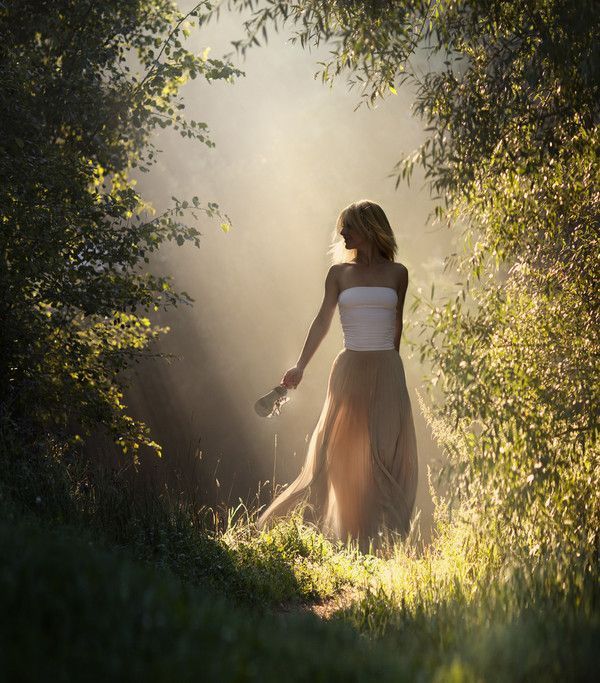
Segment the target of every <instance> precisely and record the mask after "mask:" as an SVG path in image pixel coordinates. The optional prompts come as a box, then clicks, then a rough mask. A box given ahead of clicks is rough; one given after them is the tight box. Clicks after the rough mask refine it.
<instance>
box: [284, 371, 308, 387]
mask: <svg viewBox="0 0 600 683" xmlns="http://www.w3.org/2000/svg"><path fill="white" fill-rule="evenodd" d="M303 374H304V370H303V369H302V368H299V367H298V366H297V365H295V366H294V367H293V368H290V369H289V370H288V371H287V372H286V373H285V375H284V376H283V379H282V380H281V384H283V386H284V387H286V388H287V389H290V388H294V389H295V388H296V387H297V386H298V385H299V384H300V382H301V381H302V375H303Z"/></svg>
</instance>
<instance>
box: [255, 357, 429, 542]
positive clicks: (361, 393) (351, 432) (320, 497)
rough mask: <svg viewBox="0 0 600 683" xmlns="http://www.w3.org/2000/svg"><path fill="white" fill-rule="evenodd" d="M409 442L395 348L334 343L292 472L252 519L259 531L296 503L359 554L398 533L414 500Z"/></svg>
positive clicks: (414, 467)
mask: <svg viewBox="0 0 600 683" xmlns="http://www.w3.org/2000/svg"><path fill="white" fill-rule="evenodd" d="M417 478H418V462H417V444H416V438H415V428H414V423H413V416H412V410H411V403H410V398H409V395H408V391H407V388H406V378H405V374H404V365H403V363H402V359H401V357H400V355H399V354H398V352H397V351H396V350H395V349H391V350H385V351H353V350H351V349H346V348H344V349H342V350H341V351H340V352H339V353H338V355H337V356H336V358H335V360H334V361H333V365H332V367H331V371H330V374H329V380H328V386H327V395H326V398H325V403H324V405H323V409H322V411H321V415H320V417H319V420H318V422H317V425H316V427H315V429H314V431H313V434H312V437H311V439H310V442H309V445H308V451H307V455H306V460H305V463H304V466H303V468H302V472H301V473H300V475H299V476H298V477H297V478H296V479H295V480H294V481H293V482H292V483H291V484H290V486H288V487H287V488H286V489H284V491H283V492H282V493H280V494H279V495H278V496H277V497H276V498H275V499H274V500H273V502H272V503H271V504H270V505H269V507H268V508H267V509H266V510H265V511H264V512H263V513H262V515H261V516H260V517H259V519H258V527H259V529H261V528H263V527H264V526H265V524H266V523H267V522H268V521H269V520H272V519H275V518H277V517H282V516H284V515H286V514H287V513H288V512H289V511H291V510H292V509H294V508H296V506H298V505H299V504H301V506H302V507H301V509H302V516H303V519H304V521H307V522H312V523H314V524H316V525H317V526H318V527H319V528H320V529H321V531H322V532H323V533H324V534H325V535H326V536H327V537H329V538H331V539H332V540H341V541H343V542H344V543H346V542H347V541H348V540H349V539H350V540H357V541H358V545H359V547H360V549H361V550H362V551H363V552H365V551H368V550H369V547H371V549H372V550H376V549H377V548H378V547H379V546H380V543H381V539H382V538H384V537H386V536H388V538H389V535H388V534H387V533H386V532H392V534H391V535H392V536H393V535H395V534H396V533H397V534H399V535H400V537H402V538H403V537H405V536H406V534H407V533H408V531H409V528H410V519H411V514H412V511H413V506H414V502H415V494H416V488H417Z"/></svg>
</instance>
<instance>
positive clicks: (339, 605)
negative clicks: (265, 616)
mask: <svg viewBox="0 0 600 683" xmlns="http://www.w3.org/2000/svg"><path fill="white" fill-rule="evenodd" d="M360 595H361V591H360V590H358V589H357V588H354V587H348V588H343V589H342V590H340V592H339V593H337V594H336V595H334V596H333V597H331V598H327V599H325V600H322V601H320V602H314V603H302V604H298V603H286V604H283V605H280V606H279V607H278V608H277V609H276V610H275V611H276V612H278V613H279V614H301V613H303V612H312V613H313V614H316V615H317V616H318V617H320V618H321V619H324V620H328V619H330V618H331V617H332V616H333V615H334V614H335V613H336V612H339V611H340V610H342V609H345V608H346V607H349V606H350V605H351V604H352V603H353V602H354V601H355V600H357V599H358V598H359V597H360Z"/></svg>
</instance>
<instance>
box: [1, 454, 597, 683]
mask: <svg viewBox="0 0 600 683" xmlns="http://www.w3.org/2000/svg"><path fill="white" fill-rule="evenodd" d="M139 484H140V482H139V481H137V480H136V477H135V474H134V473H133V472H131V471H125V472H120V473H119V472H106V471H102V470H100V469H97V468H96V469H94V468H91V467H90V466H89V465H85V464H83V463H80V462H71V463H70V464H65V462H64V460H63V459H62V458H61V457H59V454H56V457H53V456H52V455H51V454H50V455H49V454H48V453H45V454H39V455H38V456H33V455H31V454H27V455H26V456H25V455H21V456H19V455H18V454H15V453H13V454H11V455H10V457H9V455H8V454H6V453H5V454H3V456H2V457H1V458H0V495H1V497H2V501H3V506H4V507H6V509H7V510H10V511H11V512H10V515H12V517H13V518H14V521H13V522H10V523H9V524H8V526H7V525H6V524H4V527H3V531H2V532H1V533H2V537H1V541H0V542H1V543H2V547H3V550H4V552H3V554H2V555H3V558H4V560H3V570H2V571H3V572H4V574H3V576H4V577H5V578H6V577H8V579H6V580H8V581H12V582H13V584H14V585H15V586H18V587H19V588H18V590H19V591H21V593H22V595H21V597H20V598H19V600H21V601H22V602H23V604H25V605H26V606H27V607H26V611H25V614H29V617H27V616H25V617H23V618H22V619H21V617H19V621H18V625H19V626H18V629H17V632H18V633H20V634H21V635H19V636H18V638H17V639H16V640H14V642H13V650H15V648H16V650H15V651H16V652H25V651H29V649H30V648H33V642H34V641H33V640H31V641H30V639H29V635H26V628H25V624H26V623H27V622H28V623H29V624H30V626H31V639H33V638H40V639H42V640H44V639H46V641H45V642H44V647H47V648H48V651H47V652H46V655H44V657H49V658H51V659H52V658H54V659H52V661H54V662H55V664H56V665H57V666H59V665H60V666H63V667H66V668H65V669H64V670H65V671H72V670H73V669H72V667H73V666H75V665H76V664H75V662H79V661H82V657H83V654H82V653H81V652H79V653H73V652H71V653H67V652H66V650H65V648H66V647H67V646H66V645H65V643H66V642H67V640H69V639H70V638H71V636H70V635H69V634H70V633H71V631H70V630H69V629H73V630H74V629H75V628H76V626H75V625H76V624H77V625H79V626H80V627H81V628H83V630H84V631H86V630H87V631H88V632H89V633H88V635H89V637H90V638H96V637H97V638H98V639H99V642H102V643H104V645H103V647H104V648H105V651H106V652H108V653H109V654H110V655H111V656H112V653H113V651H114V657H115V663H114V667H116V668H115V670H118V669H119V667H125V669H123V670H127V671H130V670H131V671H133V670H134V669H129V668H128V666H132V667H134V663H131V664H130V665H125V664H123V659H122V657H124V654H123V653H124V650H122V645H121V643H120V642H119V643H117V642H116V639H115V638H116V637H115V638H113V637H112V636H111V635H110V634H109V633H108V630H107V631H106V632H104V631H102V628H104V627H102V628H101V627H100V626H99V625H98V624H95V623H92V622H93V618H92V617H91V616H90V615H91V614H92V613H97V616H98V619H99V620H100V621H101V622H102V623H108V621H110V619H112V618H117V617H116V615H117V613H121V614H122V615H123V618H122V621H123V625H122V628H123V629H124V631H123V636H122V637H123V642H131V639H132V638H133V639H135V637H136V636H134V635H132V634H135V633H136V632H137V631H136V629H139V627H140V626H139V623H140V622H139V620H140V619H142V622H143V619H144V617H143V616H140V614H141V613H140V610H141V609H142V607H141V605H143V604H145V603H144V600H146V597H144V596H145V595H146V594H147V591H149V594H150V595H151V596H154V597H152V598H151V604H152V605H153V607H152V608H151V613H152V614H153V615H154V616H152V617H148V618H150V620H151V624H154V625H153V626H151V627H150V630H149V631H148V632H145V635H144V638H146V639H147V640H143V641H142V642H140V643H139V648H138V647H137V645H136V646H135V647H133V650H132V655H131V656H132V657H133V660H136V658H140V662H141V660H142V659H143V658H145V661H149V662H152V663H153V664H152V667H156V669H153V668H152V667H150V668H147V666H146V665H145V664H144V665H143V664H141V663H138V664H136V665H135V666H139V667H141V668H139V671H140V672H143V673H144V675H149V676H150V678H152V675H151V673H150V672H151V671H154V670H155V671H156V672H157V673H156V680H169V667H171V669H170V670H171V671H175V672H180V671H182V672H183V671H184V669H185V663H186V662H187V663H188V664H189V666H190V667H191V668H190V671H195V672H198V671H199V669H198V668H197V667H200V666H201V662H200V660H199V659H198V657H197V655H196V653H195V652H192V649H193V648H192V641H193V639H194V638H196V639H197V642H198V643H202V647H208V650H207V652H209V653H211V654H210V656H209V659H210V660H211V666H213V664H214V662H212V658H213V656H214V657H226V656H227V655H226V652H227V643H228V642H229V650H230V652H231V653H233V654H232V655H231V656H232V657H233V658H234V660H235V661H238V660H239V662H243V664H239V666H240V667H241V668H236V667H237V665H233V664H232V665H231V667H230V668H227V667H225V668H223V667H221V668H220V669H219V667H218V666H217V665H216V664H215V666H217V668H215V669H214V672H216V673H214V677H215V679H216V678H218V677H219V676H221V677H222V678H221V679H222V680H230V679H231V680H234V679H235V680H254V678H253V677H258V674H257V673H256V671H261V667H260V663H261V662H263V660H266V659H269V662H267V663H266V664H265V667H266V668H265V669H264V671H265V672H267V673H265V674H264V675H265V678H264V679H263V680H270V677H271V676H281V677H283V676H288V677H292V678H294V679H296V678H297V679H300V678H302V676H301V673H300V672H304V675H306V676H308V675H309V673H310V676H311V677H314V678H316V679H317V680H319V676H320V677H321V679H322V680H337V679H336V676H341V677H342V678H340V679H339V680H373V678H372V677H373V676H375V677H377V678H378V679H381V680H387V677H390V679H391V678H394V679H395V680H432V681H486V680H490V681H519V680H523V681H529V680H536V681H537V680H542V681H543V680H548V681H554V680H556V681H564V680H592V679H593V677H594V675H595V668H596V661H597V656H596V643H597V642H600V641H599V640H598V637H599V636H600V620H599V610H598V581H597V579H598V577H597V573H596V574H593V573H590V572H589V571H588V572H585V571H583V569H582V568H583V567H584V566H587V567H589V566H590V563H589V558H587V559H586V561H585V562H583V561H578V560H577V558H573V561H572V562H571V563H570V564H569V571H568V572H567V571H565V563H564V562H560V563H554V562H553V560H552V559H550V558H546V560H544V558H539V557H538V558H532V561H531V562H530V563H527V564H525V565H522V564H514V563H512V564H511V563H510V562H509V561H507V559H506V558H504V557H501V556H500V555H499V553H498V552H497V549H496V548H494V547H493V546H491V545H490V544H486V543H485V541H482V539H481V538H480V537H479V536H478V535H477V534H474V533H473V529H472V528H471V527H469V525H467V524H465V523H461V522H459V521H457V520H456V519H451V517H450V515H449V512H448V509H447V507H446V506H445V504H444V501H443V500H440V499H438V500H437V512H436V515H437V516H436V522H435V533H434V536H433V540H432V542H431V544H430V545H428V546H427V547H425V546H423V545H422V544H420V543H418V542H415V539H412V540H409V541H408V542H405V543H399V542H394V543H391V544H390V545H388V546H387V547H385V551H384V552H382V553H381V554H380V556H375V555H368V554H367V555H365V554H362V553H361V552H359V550H358V548H357V547H356V545H353V544H351V543H349V544H346V545H344V544H342V543H339V542H338V543H332V542H330V541H329V540H327V539H326V538H324V537H323V536H322V535H321V534H320V533H319V532H318V530H317V529H316V528H315V527H313V526H312V525H306V524H303V523H302V521H301V520H302V518H301V514H300V511H297V513H296V514H295V515H292V516H290V517H288V518H287V519H285V520H282V521H280V522H279V523H277V524H276V525H274V526H273V527H272V528H271V529H269V530H268V531H262V532H260V533H259V532H258V531H257V530H256V524H255V522H256V515H257V510H256V509H253V508H251V507H248V506H246V505H245V504H244V503H242V502H241V501H240V503H239V505H237V506H236V507H228V508H225V509H220V510H214V509H212V508H208V507H205V506H202V507H195V506H194V505H193V504H191V503H190V502H184V501H182V500H181V499H179V498H178V497H177V496H175V495H173V494H172V492H171V491H169V490H168V489H164V490H152V489H148V488H142V487H140V486H139ZM4 516H5V517H6V516H7V515H4ZM32 520H34V521H32ZM38 527H39V528H42V527H45V528H47V529H48V530H49V531H48V532H43V533H42V532H38V531H35V529H36V528H38ZM23 539H25V540H23ZM48 539H52V540H48ZM28 553H29V554H28ZM86 553H87V554H88V555H90V557H92V558H95V559H94V560H91V561H90V562H89V563H88V562H87V560H86V561H85V562H83V563H80V564H79V565H78V559H77V558H79V557H80V555H81V554H86ZM26 558H30V559H26ZM31 558H33V559H31ZM45 558H48V559H47V560H46V559H45ZM27 562H32V563H33V564H32V566H33V567H34V569H32V570H31V571H32V572H33V574H32V573H31V572H30V573H29V574H28V573H27V571H29V570H27V571H26V572H25V573H24V574H23V572H22V568H23V567H24V566H25V564H27ZM63 565H64V567H65V570H64V576H66V577H67V578H65V580H64V581H65V583H61V584H60V586H58V587H57V586H56V585H54V584H53V583H52V582H53V581H55V580H56V576H58V575H59V574H61V572H62V570H61V569H60V568H61V567H62V566H63ZM92 565H93V567H92ZM77 567H78V569H76V568H77ZM78 571H79V572H80V579H77V578H76V574H77V572H78ZM34 575H35V577H37V579H36V580H38V581H39V582H40V583H39V586H38V587H37V588H36V587H34V585H33V583H34V578H33V577H34ZM122 575H123V576H125V577H126V578H123V576H122ZM23 577H25V578H23ZM27 577H29V578H27ZM52 577H54V578H52ZM68 577H70V578H68ZM127 577H128V578H127ZM165 577H166V578H165ZM61 581H62V579H61ZM123 581H125V584H126V586H127V588H126V589H125V588H123V589H121V588H119V589H118V590H124V591H125V593H121V594H120V597H119V599H118V600H117V599H116V598H115V599H113V598H112V597H110V595H109V594H110V592H111V591H112V590H113V588H112V586H115V587H116V588H118V587H119V586H120V585H121V583H120V582H123ZM28 582H31V583H28ZM78 582H79V583H78ZM90 582H91V583H93V584H94V585H97V586H98V587H99V588H98V590H97V591H96V592H94V591H93V590H92V589H91V588H90V587H89V585H88V584H90ZM165 582H166V583H165ZM13 584H11V585H13ZM79 584H81V586H83V587H82V588H81V590H80V589H79V588H77V586H78V585H79ZM86 586H87V588H86ZM175 586H177V588H175ZM116 588H115V589H116ZM346 589H350V590H349V591H346ZM57 591H58V593H57ZM61 591H62V592H61ZM65 591H66V593H65ZM72 591H74V594H73V595H71V592H72ZM5 592H6V591H5ZM30 592H31V595H30V594H29V593H30ZM342 592H345V593H347V592H350V593H351V595H352V596H353V601H352V602H351V603H350V604H348V603H347V601H346V602H345V603H344V602H341V603H340V605H339V607H338V608H337V609H334V610H330V611H331V612H332V615H331V619H330V621H329V622H326V623H319V622H318V620H316V618H314V619H309V618H308V619H307V620H304V619H302V617H301V615H299V614H298V615H296V614H295V612H296V611H298V612H299V611H300V610H295V609H294V605H295V606H296V607H300V606H301V605H310V604H313V603H321V602H324V601H325V602H326V601H327V600H328V599H332V604H336V603H334V601H333V600H334V599H335V598H336V596H339V595H340V594H341V593H342ZM63 593H64V594H65V595H66V596H67V597H65V600H64V601H63V600H62V598H61V599H58V600H57V599H56V598H55V597H53V596H56V595H57V594H59V595H62V594H63ZM6 595H8V592H6ZM163 595H166V596H168V597H161V596H163ZM5 597H6V596H5ZM153 601H154V602H153ZM156 601H158V602H156ZM223 601H225V602H223ZM11 605H12V603H11V604H10V605H9V604H8V603H6V604H5V608H6V609H5V611H4V614H11V613H12V612H11V610H12V609H13V608H12V607H11ZM282 606H284V607H285V608H286V610H287V612H288V613H289V610H290V609H291V612H292V614H291V616H285V617H284V616H283V614H282V613H281V614H280V608H281V607H282ZM78 610H79V611H78ZM153 610H155V611H153ZM196 610H197V613H198V614H202V615H204V616H203V617H202V619H200V618H196V616H194V615H195V614H196ZM60 615H63V616H64V618H65V619H70V620H71V621H70V622H69V624H70V626H69V628H68V629H67V630H66V631H60V630H59V631H57V632H56V633H53V632H49V633H47V632H46V631H44V633H42V632H41V631H40V629H41V626H40V625H39V624H41V623H42V622H41V621H40V622H39V624H38V622H37V621H35V619H42V621H44V620H46V621H48V620H50V621H52V620H56V619H59V617H60ZM69 615H70V616H69ZM111 615H112V616H111ZM157 615H158V616H157ZM160 615H162V616H160ZM178 615H179V616H178ZM181 615H183V616H181ZM309 616H312V615H309ZM251 618H255V619H259V622H257V623H258V624H259V625H258V626H257V629H258V630H257V631H256V632H255V631H253V630H252V629H250V628H247V627H246V626H245V625H244V624H245V623H246V622H247V621H249V620H250V619H251ZM203 619H204V620H205V621H206V623H208V622H210V623H211V624H212V627H211V628H212V629H213V630H216V631H217V632H219V633H225V634H227V633H230V634H233V635H229V636H227V637H226V636H223V638H224V639H223V640H222V641H221V640H219V638H221V636H219V637H218V638H217V637H216V636H215V635H214V633H212V631H211V632H210V633H209V630H210V629H208V628H205V626H201V624H200V622H202V620H203ZM161 620H162V621H161ZM282 620H283V621H282ZM290 620H291V622H293V626H283V625H282V624H288V623H290ZM203 623H204V622H203ZM157 624H158V625H159V626H160V624H162V626H160V628H159V626H157ZM79 626H78V627H79ZM19 629H21V630H19ZM161 629H163V630H162V631H161ZM165 629H166V630H165ZM202 629H204V630H202ZM117 630H118V629H117ZM275 632H277V633H275ZM5 635H6V634H5ZM15 638H16V636H15ZM82 638H83V636H82ZM161 638H166V642H168V643H169V647H175V648H176V649H177V648H179V650H177V651H178V652H179V654H178V655H177V656H175V655H173V654H166V655H164V657H166V659H164V660H161V657H160V656H159V655H158V654H156V653H152V648H153V647H156V648H159V640H160V639H161ZM215 638H216V639H217V640H216V641H215ZM227 638H229V641H228V640H227ZM48 639H49V640H48ZM56 639H58V641H57V642H56V643H54V641H55V640H56ZM61 639H63V640H61ZM128 639H129V640H128ZM217 641H218V642H217ZM238 641H239V642H238ZM241 641H243V642H241ZM364 641H367V642H368V643H370V644H371V645H372V646H375V644H377V647H376V649H375V650H365V649H361V648H363V646H362V645H359V643H363V642H364ZM52 643H54V646H55V647H54V649H52V647H51V646H52ZM74 643H75V644H73V645H72V647H73V648H84V649H85V645H84V643H83V641H82V640H81V638H79V640H78V638H75V639H74ZM176 643H180V645H176ZM215 643H217V644H215ZM365 647H366V645H365ZM61 648H62V649H61ZM106 648H107V650H106ZM136 648H137V649H136ZM253 648H254V649H253ZM50 652H54V653H59V654H55V655H51V654H50ZM82 652H83V650H82ZM253 652H254V656H253V655H252V653H253ZM219 653H221V654H219ZM236 653H237V654H236ZM350 653H352V654H350ZM107 656H108V655H107ZM280 656H285V657H287V658H288V664H289V666H290V667H291V668H288V669H286V668H285V667H284V666H283V665H282V666H281V667H279V664H277V665H276V664H275V663H274V662H273V661H271V660H272V658H273V657H280ZM177 657H179V659H177ZM253 657H254V658H253ZM299 657H302V658H303V661H302V663H301V664H300V663H299V662H298V658H299ZM57 658H58V659H57ZM236 658H237V659H236ZM59 660H60V661H59ZM342 660H343V661H342ZM375 660H377V662H378V663H376V661H375ZM257 662H258V663H259V664H257ZM319 662H321V663H322V667H321V668H319V666H318V664H319ZM336 662H337V663H336ZM350 663H352V666H354V667H355V668H354V669H352V667H351V666H350ZM13 664H14V665H15V666H18V662H16V660H15V662H13ZM255 665H256V666H257V667H258V668H256V667H255ZM11 666H12V665H11ZM148 666H149V665H148ZM165 667H166V668H165ZM178 667H179V668H178ZM253 667H255V668H253ZM294 667H296V669H295V670H294ZM99 670H100V669H99ZM286 671H287V673H285V672H286ZM234 672H236V673H235V674H234ZM140 675H141V674H140ZM211 675H213V674H211ZM235 675H238V676H239V678H237V679H236V678H235ZM182 676H183V678H182V680H185V675H184V674H183V673H182ZM228 677H233V678H228ZM178 680H179V679H178ZM207 680H212V679H211V678H210V677H208V678H207Z"/></svg>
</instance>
